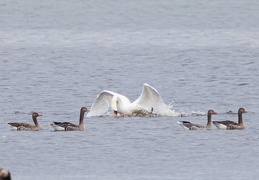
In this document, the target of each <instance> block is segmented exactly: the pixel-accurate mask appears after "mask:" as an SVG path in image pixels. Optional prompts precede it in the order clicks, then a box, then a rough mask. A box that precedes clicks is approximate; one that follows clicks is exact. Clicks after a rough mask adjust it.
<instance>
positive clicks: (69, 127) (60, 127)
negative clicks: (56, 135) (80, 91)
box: [50, 107, 89, 131]
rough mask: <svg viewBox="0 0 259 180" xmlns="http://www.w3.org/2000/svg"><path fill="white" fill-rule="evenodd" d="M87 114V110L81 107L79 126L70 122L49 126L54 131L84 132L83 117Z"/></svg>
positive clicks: (54, 123) (55, 123)
mask: <svg viewBox="0 0 259 180" xmlns="http://www.w3.org/2000/svg"><path fill="white" fill-rule="evenodd" d="M85 112H89V109H87V108H86V107H82V108H81V110H80V116H79V124H78V125H77V124H73V123H70V122H53V123H52V124H50V125H51V126H52V127H53V128H54V129H55V130H56V131H83V130H84V115H85Z"/></svg>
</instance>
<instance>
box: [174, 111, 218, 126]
mask: <svg viewBox="0 0 259 180" xmlns="http://www.w3.org/2000/svg"><path fill="white" fill-rule="evenodd" d="M212 114H217V112H216V111H214V110H209V111H208V114H207V125H202V124H197V123H192V122H189V121H178V122H177V123H178V124H180V125H181V126H182V127H183V128H184V129H185V130H210V129H211V115H212Z"/></svg>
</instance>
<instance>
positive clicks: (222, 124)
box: [213, 108, 247, 130]
mask: <svg viewBox="0 0 259 180" xmlns="http://www.w3.org/2000/svg"><path fill="white" fill-rule="evenodd" d="M246 112H247V111H246V110H245V109H244V108H239V110H238V123H236V122H233V121H213V124H214V125H215V126H216V127H217V128H218V129H225V130H235V129H239V130H241V129H245V126H244V122H243V117H242V114H243V113H246Z"/></svg>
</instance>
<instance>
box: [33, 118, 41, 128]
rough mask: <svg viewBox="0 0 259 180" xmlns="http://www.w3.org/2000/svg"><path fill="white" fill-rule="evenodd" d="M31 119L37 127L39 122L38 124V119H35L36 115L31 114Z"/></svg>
mask: <svg viewBox="0 0 259 180" xmlns="http://www.w3.org/2000/svg"><path fill="white" fill-rule="evenodd" d="M32 120H33V122H34V124H35V126H37V127H39V126H40V124H39V123H38V121H37V117H36V116H32Z"/></svg>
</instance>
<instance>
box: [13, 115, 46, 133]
mask: <svg viewBox="0 0 259 180" xmlns="http://www.w3.org/2000/svg"><path fill="white" fill-rule="evenodd" d="M38 116H43V115H42V114H40V113H37V112H34V113H32V120H33V122H34V124H35V125H33V124H28V123H8V124H9V125H10V127H11V128H12V129H13V130H16V131H39V130H42V127H41V126H40V124H39V123H38V121H37V117H38Z"/></svg>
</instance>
